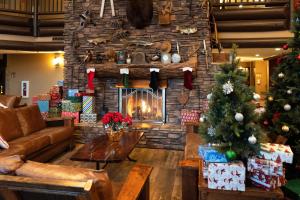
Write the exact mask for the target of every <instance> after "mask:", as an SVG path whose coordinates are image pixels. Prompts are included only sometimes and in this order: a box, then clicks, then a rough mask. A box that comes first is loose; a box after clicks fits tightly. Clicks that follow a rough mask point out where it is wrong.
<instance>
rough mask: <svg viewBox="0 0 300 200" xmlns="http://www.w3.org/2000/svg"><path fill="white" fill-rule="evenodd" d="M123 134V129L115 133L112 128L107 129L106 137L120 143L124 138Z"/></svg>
mask: <svg viewBox="0 0 300 200" xmlns="http://www.w3.org/2000/svg"><path fill="white" fill-rule="evenodd" d="M123 133H124V131H123V129H121V130H117V131H114V130H113V129H112V128H107V129H106V135H107V137H108V138H109V140H110V141H112V142H119V141H120V140H121V138H122V135H123Z"/></svg>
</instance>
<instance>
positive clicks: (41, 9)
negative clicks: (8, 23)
mask: <svg viewBox="0 0 300 200" xmlns="http://www.w3.org/2000/svg"><path fill="white" fill-rule="evenodd" d="M63 2H64V1H63V0H0V11H2V12H13V13H21V14H33V13H34V12H35V11H37V12H38V14H62V13H63V12H64V6H63Z"/></svg>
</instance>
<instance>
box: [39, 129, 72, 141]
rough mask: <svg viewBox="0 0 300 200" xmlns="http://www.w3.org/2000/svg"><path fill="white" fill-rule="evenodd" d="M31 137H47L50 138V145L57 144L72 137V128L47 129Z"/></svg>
mask: <svg viewBox="0 0 300 200" xmlns="http://www.w3.org/2000/svg"><path fill="white" fill-rule="evenodd" d="M33 135H47V136H48V137H50V142H51V144H57V143H59V142H62V141H65V140H67V139H69V138H71V137H72V135H73V128H72V127H65V126H60V127H49V128H44V129H43V130H40V131H37V132H35V133H33Z"/></svg>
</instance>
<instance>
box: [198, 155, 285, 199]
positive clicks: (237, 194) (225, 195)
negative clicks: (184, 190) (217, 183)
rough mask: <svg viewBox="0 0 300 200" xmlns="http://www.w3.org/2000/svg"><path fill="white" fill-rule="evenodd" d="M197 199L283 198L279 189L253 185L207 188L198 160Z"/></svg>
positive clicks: (200, 163)
mask: <svg viewBox="0 0 300 200" xmlns="http://www.w3.org/2000/svg"><path fill="white" fill-rule="evenodd" d="M198 189H199V200H233V199H234V200H258V199H259V200H277V199H283V198H284V195H283V192H282V191H281V189H279V188H278V189H276V190H273V191H265V190H263V189H261V188H257V187H254V186H246V191H245V192H241V191H226V190H215V189H208V187H207V180H205V179H204V178H203V173H202V161H201V159H200V162H199V183H198Z"/></svg>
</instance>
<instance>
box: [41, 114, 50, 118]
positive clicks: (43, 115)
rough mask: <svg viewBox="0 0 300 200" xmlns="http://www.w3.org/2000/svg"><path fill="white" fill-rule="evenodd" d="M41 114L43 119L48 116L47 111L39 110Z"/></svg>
mask: <svg viewBox="0 0 300 200" xmlns="http://www.w3.org/2000/svg"><path fill="white" fill-rule="evenodd" d="M41 115H42V117H43V119H47V118H48V117H49V116H48V112H41Z"/></svg>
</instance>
